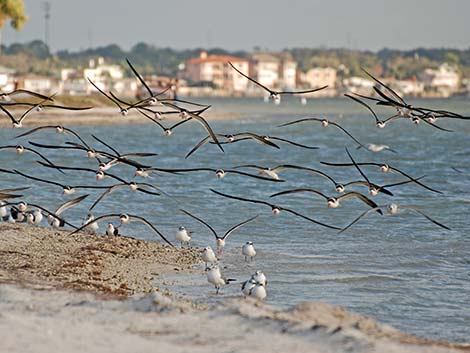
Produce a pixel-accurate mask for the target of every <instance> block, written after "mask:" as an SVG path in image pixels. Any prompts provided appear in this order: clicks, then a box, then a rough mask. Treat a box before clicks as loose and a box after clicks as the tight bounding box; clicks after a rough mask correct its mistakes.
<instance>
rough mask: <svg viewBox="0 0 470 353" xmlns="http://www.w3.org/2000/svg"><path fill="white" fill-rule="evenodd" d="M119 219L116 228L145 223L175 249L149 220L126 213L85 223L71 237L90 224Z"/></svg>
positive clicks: (107, 215) (105, 216) (101, 217)
mask: <svg viewBox="0 0 470 353" xmlns="http://www.w3.org/2000/svg"><path fill="white" fill-rule="evenodd" d="M116 218H117V219H119V220H120V224H119V226H117V227H114V228H119V227H120V226H122V225H123V224H127V223H130V222H133V221H135V222H140V223H144V224H145V225H147V226H148V227H149V228H150V229H151V230H152V231H153V232H154V233H156V234H158V236H159V237H160V238H162V239H163V240H164V241H165V242H166V243H167V244H168V245H170V246H172V247H174V245H173V244H172V243H171V242H170V241H169V240H168V239H167V238H165V236H164V235H163V234H162V233H161V232H160V231H159V230H158V229H157V228H156V227H155V226H154V225H153V224H152V223H150V222H149V221H148V220H146V219H145V218H144V217H140V216H136V215H131V214H126V213H121V214H117V213H114V214H106V215H103V216H100V217H97V218H94V219H92V220H90V221H89V222H88V223H85V224H84V225H82V226H81V227H80V228H78V229H76V230H75V231H73V232H72V233H70V235H72V234H75V233H77V232H80V231H82V230H84V229H86V228H87V227H89V226H90V224H92V223H98V222H101V221H105V220H108V219H116Z"/></svg>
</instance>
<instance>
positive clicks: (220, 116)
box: [0, 104, 240, 127]
mask: <svg viewBox="0 0 470 353" xmlns="http://www.w3.org/2000/svg"><path fill="white" fill-rule="evenodd" d="M77 106H84V105H83V104H80V105H77ZM11 112H12V114H13V115H15V116H16V115H20V116H21V114H22V113H23V112H24V110H21V109H18V108H16V109H12V110H11ZM204 117H205V118H206V119H207V120H208V121H214V120H228V119H237V118H239V117H240V115H239V114H236V113H231V112H227V111H223V110H220V109H217V108H211V109H209V110H208V111H207V112H204ZM180 119H181V118H180V117H179V115H177V114H170V115H165V116H164V121H165V122H166V121H179V120H180ZM130 123H133V124H141V123H150V124H153V123H152V122H151V121H150V120H149V119H147V118H146V117H144V116H143V115H142V114H140V113H139V112H138V111H136V110H135V109H131V110H130V111H129V114H128V115H126V116H122V115H121V114H120V113H119V109H118V108H116V107H109V106H103V105H99V106H96V107H94V108H92V109H89V110H83V111H70V110H52V109H48V110H46V111H42V112H33V113H30V114H29V115H28V117H27V118H25V120H24V121H23V126H25V127H28V126H41V125H50V124H52V125H100V124H130ZM2 126H6V127H10V126H11V122H10V120H9V119H8V118H7V117H5V118H3V119H0V127H2Z"/></svg>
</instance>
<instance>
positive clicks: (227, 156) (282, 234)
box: [0, 99, 470, 341]
mask: <svg viewBox="0 0 470 353" xmlns="http://www.w3.org/2000/svg"><path fill="white" fill-rule="evenodd" d="M200 101H203V102H207V103H209V104H212V106H213V107H214V110H215V112H216V113H217V112H220V113H224V112H233V113H235V114H236V115H237V119H234V120H225V121H223V120H214V121H210V123H211V126H212V127H213V129H214V130H215V131H216V132H218V133H236V132H254V133H258V134H261V135H270V136H278V137H283V138H288V139H292V140H293V141H296V142H299V143H303V144H307V145H311V146H318V147H320V148H319V149H317V150H308V149H302V148H299V147H295V146H291V145H288V144H284V143H282V142H279V145H280V147H281V148H280V149H274V148H271V147H267V146H264V145H261V144H259V143H256V142H253V141H244V142H239V143H235V144H232V145H224V148H225V153H224V154H223V153H221V152H220V151H219V150H218V148H217V147H216V146H215V145H210V144H206V145H205V146H203V147H202V148H201V149H200V150H199V151H197V152H196V153H195V154H194V155H193V156H191V157H190V158H189V159H185V158H184V156H185V154H186V153H187V152H188V151H189V150H190V149H191V148H192V146H194V145H195V144H196V143H197V142H198V141H199V140H200V139H202V138H203V137H205V135H206V134H205V131H204V130H203V129H202V127H201V126H200V125H199V124H198V123H196V122H189V123H186V124H184V125H182V126H180V127H178V128H177V129H175V131H174V134H173V135H172V136H170V137H165V136H163V135H162V131H161V129H160V128H159V127H158V126H154V125H152V124H137V125H119V124H118V125H102V126H76V127H75V126H73V124H71V125H68V127H71V128H73V129H74V130H75V131H77V132H78V133H79V134H80V135H81V136H82V137H83V138H85V139H86V140H87V141H88V142H89V143H93V144H94V145H95V146H96V147H98V146H99V144H98V143H94V141H93V139H92V138H91V134H95V135H97V136H99V137H100V138H102V139H103V140H105V141H106V142H109V143H110V144H111V145H112V146H114V147H116V148H117V149H118V150H119V151H120V152H122V153H125V152H136V151H137V152H155V153H158V156H156V157H152V158H146V159H143V160H142V161H145V162H144V164H148V165H152V166H156V167H162V168H194V167H210V168H215V169H217V168H223V169H229V168H231V167H233V166H236V165H239V164H258V165H262V166H270V167H273V166H276V165H280V164H296V165H302V166H308V167H312V168H316V169H320V170H322V171H324V172H326V173H328V174H329V175H331V176H332V177H333V178H334V179H336V180H338V181H340V182H348V181H353V180H360V179H361V177H360V175H359V173H358V172H357V171H356V170H355V169H354V168H348V167H346V168H339V167H328V166H324V165H322V164H320V161H328V162H348V157H347V155H346V152H345V147H348V148H349V150H350V151H351V153H352V154H353V156H354V157H355V159H356V160H357V161H359V162H379V163H382V162H386V163H388V164H390V165H392V166H394V167H397V168H399V169H401V170H403V171H405V172H407V173H408V174H410V175H412V176H415V177H418V176H423V175H424V176H425V177H424V178H423V180H422V182H423V183H425V184H427V185H428V186H431V187H433V188H435V189H438V190H441V191H442V192H443V194H437V193H433V192H430V191H428V190H425V189H423V188H421V187H420V186H418V185H416V184H413V183H410V184H405V185H402V186H397V187H393V188H391V189H390V190H391V191H392V192H393V193H394V196H393V197H390V196H387V195H378V196H375V197H374V198H373V199H374V201H375V202H376V203H377V204H379V205H383V204H388V203H390V202H395V203H397V204H399V205H403V206H413V207H417V208H419V209H420V210H422V211H423V212H425V213H426V214H428V215H429V216H431V217H433V218H435V219H436V220H438V221H440V222H441V223H444V224H446V225H447V226H449V227H450V228H451V230H450V231H448V230H444V229H442V228H439V227H437V226H436V225H434V224H433V223H431V222H429V221H427V220H426V219H425V218H424V217H422V216H420V215H419V214H416V213H414V212H404V213H403V214H399V215H394V216H383V217H381V216H379V215H378V214H370V215H368V216H367V217H365V218H364V219H363V220H361V221H360V222H358V223H357V224H356V225H354V226H353V227H351V228H350V229H349V230H347V231H346V232H343V233H340V234H339V233H338V232H337V231H335V230H331V229H327V228H323V227H320V226H318V225H315V224H313V223H310V222H308V221H305V220H303V219H301V218H298V217H295V216H293V215H291V214H288V213H286V212H281V214H279V215H278V216H274V215H272V214H271V210H270V208H269V207H268V206H263V205H256V204H252V203H244V202H239V201H236V200H229V199H226V198H223V197H220V196H218V195H215V194H213V193H212V192H210V191H209V188H214V189H216V190H219V191H221V192H224V193H227V194H232V195H239V196H243V197H247V198H253V199H259V200H266V201H272V202H273V203H276V204H278V205H281V206H284V207H288V208H291V209H293V210H296V211H297V212H300V213H302V214H305V215H306V216H309V217H311V218H314V219H316V220H319V221H321V222H324V223H327V224H331V225H335V226H338V227H344V226H346V225H347V224H348V223H349V222H351V221H352V220H353V219H355V218H356V217H357V216H358V215H360V214H361V213H362V212H364V211H365V210H367V206H366V205H364V204H363V203H361V202H359V201H357V200H355V199H347V200H344V201H343V202H342V204H341V206H340V207H338V208H336V209H328V208H327V207H326V202H325V200H323V199H321V198H318V197H315V196H314V195H311V194H294V195H286V196H282V197H278V198H276V199H269V195H271V194H273V193H275V192H278V191H282V190H287V189H291V188H299V187H309V188H314V189H318V190H320V191H322V192H323V193H325V194H327V195H331V196H335V195H336V192H335V190H334V188H333V186H332V184H331V183H329V182H328V181H326V180H325V179H323V178H321V177H319V176H316V175H313V174H310V173H308V172H302V171H291V170H286V171H283V172H282V173H281V177H282V178H283V179H285V180H286V181H285V182H284V183H273V182H265V181H262V180H257V179H252V178H246V177H241V176H237V175H233V174H228V175H227V176H226V177H225V178H224V179H222V180H217V179H216V177H215V175H214V174H213V173H211V172H197V173H188V174H182V175H170V174H157V175H154V176H152V178H149V179H139V180H141V181H145V182H150V183H152V184H154V185H155V186H158V187H159V188H161V189H162V190H164V191H165V192H167V193H168V194H170V195H171V196H172V197H166V196H160V197H155V196H151V195H145V194H142V193H133V192H131V191H129V190H127V189H121V190H118V191H116V192H114V193H112V194H111V195H109V196H108V197H107V198H106V199H105V200H104V201H103V202H102V203H100V204H99V205H98V206H97V207H96V209H95V210H94V214H95V215H96V216H99V215H102V214H107V213H124V212H126V213H129V214H138V215H141V216H144V217H145V218H147V219H148V220H149V221H151V222H152V223H153V224H155V226H156V227H157V228H158V229H159V230H161V231H162V232H163V233H164V234H165V235H167V236H168V237H169V238H170V239H171V240H174V233H175V231H176V229H177V227H178V226H179V225H185V226H186V227H187V228H189V229H191V230H192V231H194V235H193V244H194V245H196V246H207V245H210V246H212V247H213V248H215V240H214V236H213V235H212V234H211V233H210V232H209V231H208V229H207V228H205V227H204V226H202V225H200V224H199V223H197V222H196V221H194V220H193V219H191V218H189V217H187V216H186V215H184V214H183V213H181V212H179V211H178V210H179V209H181V208H183V209H185V210H188V211H190V212H192V213H193V214H195V215H197V216H199V217H200V218H202V219H204V220H205V221H207V222H208V223H209V224H211V225H212V226H213V227H214V228H215V229H216V231H217V232H218V233H219V234H223V233H225V231H227V230H228V229H229V228H230V227H232V226H233V225H235V224H237V223H239V222H241V221H243V220H245V219H247V218H249V217H251V216H253V215H256V214H259V217H258V218H257V220H256V221H254V222H252V223H250V224H248V225H246V226H244V227H242V228H240V229H239V230H237V231H236V232H234V233H233V234H232V235H231V236H230V237H229V239H228V241H227V245H226V248H225V251H224V257H223V259H222V263H221V267H222V272H223V273H224V274H225V275H226V276H227V277H231V278H236V279H237V280H238V282H242V281H244V280H246V279H248V278H249V276H250V275H251V273H253V272H254V271H255V270H258V269H259V270H262V271H264V272H265V273H266V275H267V276H268V280H269V285H268V298H267V300H266V301H267V303H269V304H271V305H275V306H279V307H286V306H290V305H293V304H295V303H298V302H301V301H305V300H321V301H326V302H328V303H331V304H334V305H342V306H344V307H345V308H347V309H348V310H350V311H353V312H357V313H360V314H363V315H368V316H372V317H374V318H376V319H378V320H379V321H381V322H384V323H388V324H391V325H393V326H395V327H397V328H399V329H402V330H404V331H407V332H409V333H412V334H415V335H418V336H422V337H428V338H433V339H446V340H453V341H468V340H469V339H470V255H469V254H470V217H469V207H470V189H469V187H468V185H469V182H470V164H469V162H470V157H469V156H470V121H461V120H455V119H447V120H444V119H443V120H440V121H439V122H438V124H439V125H441V126H443V127H446V128H448V129H451V130H453V132H444V131H439V130H437V129H435V128H432V127H430V126H428V125H425V124H423V123H421V124H420V125H417V126H416V125H413V124H412V123H411V122H409V121H405V120H404V121H396V122H393V123H391V124H390V125H389V126H387V127H386V128H385V129H382V130H380V129H377V128H375V125H374V121H373V118H372V117H371V116H370V115H369V114H368V112H367V111H365V110H364V109H363V108H362V107H361V106H358V105H357V104H355V103H353V102H350V101H348V100H345V99H319V100H310V101H309V102H308V104H307V105H306V106H302V105H300V104H299V102H298V101H297V100H294V99H290V100H287V101H283V102H282V103H281V105H280V106H275V105H273V104H266V103H263V102H261V101H259V100H257V99H202V100H200ZM412 103H414V104H415V105H425V106H428V107H434V108H441V109H451V110H454V111H456V112H460V113H463V114H466V115H470V100H468V99H452V100H425V101H414V102H412ZM379 113H380V115H381V116H384V117H386V116H389V115H392V114H393V111H391V110H386V109H382V110H379ZM309 116H310V117H323V116H324V117H327V118H329V119H331V120H333V121H337V122H339V123H340V124H341V125H342V126H343V127H344V128H346V129H347V130H348V131H349V132H351V133H352V134H353V135H354V136H355V137H356V138H357V139H359V140H360V141H361V142H362V143H364V144H366V143H375V144H386V145H389V146H390V147H391V148H393V149H394V150H396V151H397V152H398V153H391V152H389V151H382V152H370V151H366V150H363V149H356V145H355V143H354V141H352V140H351V139H350V138H349V137H348V136H346V135H345V134H344V133H343V132H341V131H340V130H339V129H337V128H335V127H334V126H330V127H328V128H323V127H322V126H321V125H320V123H318V122H306V123H302V124H297V125H293V126H288V127H282V128H279V127H276V126H277V125H279V124H282V123H285V122H288V121H291V120H295V119H300V118H303V117H309ZM116 119H123V118H122V117H121V116H120V115H119V114H116ZM23 131H26V128H25V129H23ZM18 133H19V132H18V130H14V129H10V128H2V129H0V138H1V141H2V144H3V145H11V144H13V145H15V144H17V143H22V144H25V145H27V143H28V141H36V142H41V143H47V144H61V143H62V142H64V141H74V138H73V136H70V135H69V136H64V135H59V134H56V133H55V132H53V131H44V132H40V133H37V134H35V135H30V136H27V137H24V138H21V139H15V138H14V136H15V135H16V134H18ZM103 149H104V147H103ZM41 152H43V153H44V154H45V155H46V156H47V157H48V158H50V159H51V160H52V161H53V162H54V163H57V164H58V165H68V166H80V167H89V168H92V169H95V168H96V163H95V161H94V160H91V159H86V158H84V157H83V153H81V152H73V151H72V152H70V151H69V152H67V151H62V150H41ZM36 160H38V158H37V156H35V155H33V154H30V153H25V154H24V155H22V156H18V155H17V154H15V152H14V151H12V150H0V168H4V169H18V170H21V171H23V172H25V173H30V174H32V175H35V176H38V177H42V178H47V179H49V180H53V181H59V182H63V183H65V184H70V185H112V184H114V181H113V180H112V179H108V180H103V181H96V180H95V178H94V175H93V173H87V172H67V174H66V175H65V176H64V175H61V174H60V173H58V172H56V171H54V170H50V169H46V168H43V167H41V166H40V165H39V164H37V163H36V162H35V161H36ZM452 167H455V168H457V169H458V170H460V171H461V172H460V173H459V172H457V171H455V170H454V169H452ZM247 171H249V170H247ZM364 171H365V173H366V174H367V175H368V176H369V178H370V179H371V181H373V182H374V183H377V184H389V183H394V182H399V181H403V180H405V178H403V177H402V176H400V175H399V174H395V173H386V174H385V173H380V172H378V171H377V168H373V167H364ZM110 172H111V173H113V174H117V175H119V176H121V177H123V178H125V179H127V180H131V179H132V178H133V177H134V170H133V168H131V167H128V166H117V167H114V168H112V169H111V170H110ZM252 172H253V173H256V171H254V170H253V171H252ZM0 178H1V179H0V180H1V181H2V183H1V187H2V188H7V187H16V186H23V185H30V186H31V187H32V188H31V190H28V191H26V192H24V194H25V199H26V200H28V201H29V202H36V203H38V204H40V205H43V206H44V207H46V208H48V209H50V210H51V211H54V210H55V208H57V207H58V206H59V205H60V204H61V203H62V202H65V201H67V200H69V199H71V198H73V197H75V196H63V195H61V189H60V187H56V186H53V185H46V184H40V183H37V182H33V181H29V180H25V179H23V178H21V177H17V176H11V175H8V174H0ZM136 180H138V179H136ZM351 190H357V191H360V192H363V193H365V194H366V193H367V189H366V188H365V187H361V186H357V187H354V188H351ZM84 193H89V194H90V196H89V197H88V198H87V199H86V200H85V201H84V202H83V203H82V204H80V205H78V206H77V207H75V208H72V209H70V210H68V211H66V212H65V213H64V217H66V216H67V219H69V220H70V221H72V222H76V223H79V222H80V221H81V220H82V219H83V218H84V217H85V216H86V214H87V209H88V207H89V206H90V205H91V204H92V203H93V202H94V200H95V199H96V198H97V197H98V195H99V191H93V190H85V191H83V192H78V193H77V195H82V194H84ZM105 225H106V224H105V223H103V224H101V230H103V231H104V228H105ZM121 230H122V233H123V234H129V235H135V236H137V237H139V238H143V239H150V240H157V241H158V238H156V237H155V236H154V234H153V233H151V232H150V231H149V230H148V228H146V226H145V225H142V224H130V225H125V226H124V227H123V228H122V229H121ZM248 240H251V241H253V242H254V244H255V247H256V249H257V251H258V255H257V256H256V258H255V259H254V261H253V262H248V263H246V262H245V261H244V259H243V257H242V255H241V246H242V245H243V244H244V243H245V242H246V241H248ZM166 280H167V283H168V285H169V287H170V288H171V289H172V290H173V291H174V292H175V293H177V294H180V295H185V296H187V297H189V298H191V299H193V300H196V301H199V302H209V303H216V302H218V301H223V300H225V299H226V298H228V297H233V296H239V295H241V292H240V284H239V283H235V284H231V285H230V286H227V287H224V288H223V289H222V290H221V294H219V295H217V296H216V295H215V294H214V293H215V291H214V288H212V287H211V286H210V285H209V284H208V283H207V281H206V277H205V273H204V269H203V266H202V267H201V268H200V271H199V268H198V269H197V270H196V271H195V273H194V274H192V275H187V276H183V277H181V276H179V279H178V280H176V279H175V278H171V277H169V278H166Z"/></svg>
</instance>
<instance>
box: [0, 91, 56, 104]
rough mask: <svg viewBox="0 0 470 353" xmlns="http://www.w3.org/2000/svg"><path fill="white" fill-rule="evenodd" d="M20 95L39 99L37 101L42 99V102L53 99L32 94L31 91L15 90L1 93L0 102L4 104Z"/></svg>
mask: <svg viewBox="0 0 470 353" xmlns="http://www.w3.org/2000/svg"><path fill="white" fill-rule="evenodd" d="M21 94H24V95H28V96H32V97H36V98H39V99H42V100H48V101H51V102H52V101H54V99H53V98H52V97H47V96H44V95H42V94H39V93H36V92H33V91H28V90H26V89H15V90H13V91H10V92H1V93H0V100H2V101H4V102H11V100H12V99H11V97H12V96H15V95H21Z"/></svg>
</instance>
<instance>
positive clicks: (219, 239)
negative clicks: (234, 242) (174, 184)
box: [180, 209, 258, 256]
mask: <svg viewBox="0 0 470 353" xmlns="http://www.w3.org/2000/svg"><path fill="white" fill-rule="evenodd" d="M180 211H181V212H183V213H184V214H186V215H188V216H189V217H191V218H193V219H195V220H196V221H198V222H199V223H201V224H203V225H205V226H206V227H207V228H209V230H210V231H211V232H212V234H214V236H215V241H216V243H217V254H218V255H219V256H220V255H222V252H223V250H224V247H225V242H226V240H227V239H228V237H229V236H230V234H232V233H233V232H234V231H236V230H237V229H238V228H240V227H241V226H243V225H245V224H247V223H250V222H252V221H254V220H255V219H256V218H258V215H256V216H254V217H250V218H248V219H246V220H244V221H243V222H240V223H238V224H236V225H234V226H233V227H232V228H230V229H229V230H227V231H226V232H225V233H224V235H222V236H220V235H219V234H217V232H216V231H215V230H214V228H212V227H211V226H210V225H209V224H208V223H207V222H205V221H203V220H202V219H201V218H198V217H196V216H194V215H193V214H191V213H189V212H188V211H185V210H182V209H180Z"/></svg>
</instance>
